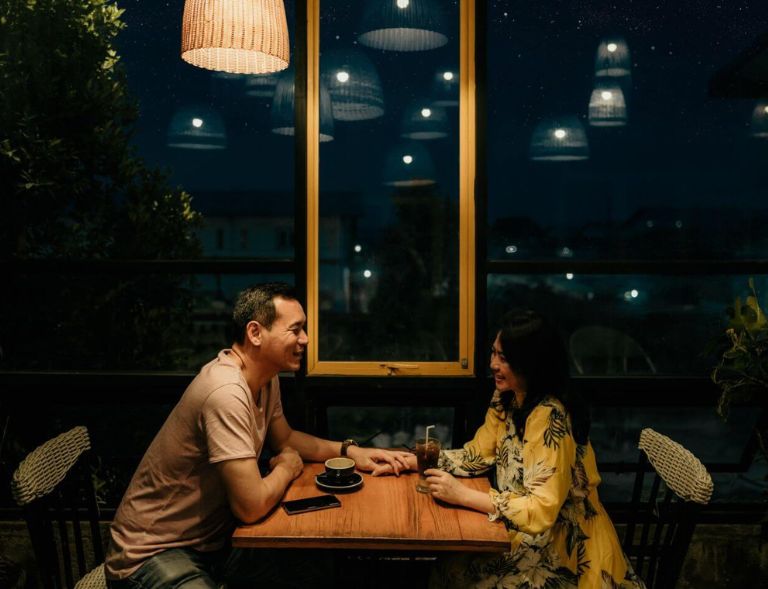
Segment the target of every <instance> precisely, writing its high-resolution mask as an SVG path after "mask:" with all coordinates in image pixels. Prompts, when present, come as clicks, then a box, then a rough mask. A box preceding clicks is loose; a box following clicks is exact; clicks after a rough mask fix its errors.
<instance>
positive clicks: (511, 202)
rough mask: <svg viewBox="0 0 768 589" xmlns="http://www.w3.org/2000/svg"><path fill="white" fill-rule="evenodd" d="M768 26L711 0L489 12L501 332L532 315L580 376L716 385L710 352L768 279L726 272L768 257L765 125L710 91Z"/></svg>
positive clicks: (493, 283) (551, 4) (490, 221)
mask: <svg viewBox="0 0 768 589" xmlns="http://www.w3.org/2000/svg"><path fill="white" fill-rule="evenodd" d="M765 16H766V10H765V7H764V6H758V5H749V6H747V5H736V4H724V3H720V2H710V1H705V2H699V3H696V4H695V5H693V4H685V5H683V4H679V3H678V4H675V5H668V6H667V5H664V6H660V5H659V6H657V5H650V4H637V3H634V4H633V3H624V4H621V6H613V7H601V6H599V5H598V4H597V3H594V2H588V3H573V2H565V1H562V0H545V1H543V2H537V3H535V4H528V5H526V6H524V7H522V6H518V5H516V4H514V3H511V2H495V3H491V4H489V7H488V14H487V23H486V24H487V31H488V53H487V68H488V76H487V78H488V93H487V106H488V110H487V112H488V125H487V129H488V133H487V145H486V148H487V153H488V159H487V162H486V172H487V177H488V192H489V195H488V215H487V242H486V243H487V251H488V259H489V269H490V274H489V276H488V282H487V285H488V297H489V298H488V311H489V322H490V323H491V324H492V327H495V323H496V321H497V320H498V318H499V317H500V314H501V312H502V311H503V310H504V308H508V307H511V306H523V305H524V306H533V307H535V308H539V309H541V310H543V311H545V312H548V313H549V314H551V315H553V316H554V317H555V320H556V321H557V322H558V324H559V325H561V326H562V327H563V330H564V334H563V335H564V337H565V338H566V339H567V340H568V341H569V342H570V344H571V348H572V349H571V351H572V352H575V353H577V354H581V360H578V359H577V358H574V360H575V361H574V365H573V370H574V374H586V375H618V374H636V375H639V374H707V373H708V367H709V366H710V365H711V359H710V358H707V357H706V353H705V352H706V348H707V345H708V342H710V341H712V339H713V338H714V337H715V336H716V335H718V334H720V333H721V332H722V329H723V328H724V326H725V322H726V319H727V317H726V314H725V310H726V307H727V306H728V305H729V304H732V303H733V300H734V298H735V297H736V296H738V295H742V296H744V295H746V294H749V293H748V287H747V278H748V273H749V272H753V271H757V272H759V271H760V267H759V266H758V265H755V264H753V265H752V267H753V268H754V270H752V269H749V268H751V267H750V266H749V265H748V264H746V265H742V266H737V265H736V264H730V263H729V262H731V261H733V262H743V261H748V260H760V259H764V258H765V255H766V251H768V236H767V235H766V232H765V231H764V230H763V228H764V227H765V224H766V221H768V211H767V210H766V206H765V196H766V191H765V182H764V168H765V166H764V162H765V160H766V157H767V156H768V141H766V139H765V133H764V130H765V128H766V127H765V123H766V121H768V117H766V116H764V115H765V113H763V112H762V111H760V109H759V108H758V107H759V106H760V105H763V103H762V102H758V101H757V100H755V99H748V98H743V99H723V98H719V97H714V96H712V91H711V90H710V87H711V84H712V80H713V78H714V77H715V74H716V72H718V71H719V70H721V69H722V68H724V67H725V66H727V65H728V64H729V63H731V62H734V61H736V57H737V56H738V55H739V54H740V53H742V52H743V51H745V50H746V49H747V48H748V47H750V46H751V45H752V44H754V42H755V40H756V39H757V38H758V37H759V35H760V34H761V33H763V32H764V30H763V29H764V23H765ZM534 272H535V273H534ZM759 282H761V287H759V291H760V292H761V293H763V296H764V295H765V294H766V293H768V290H766V288H765V287H766V284H765V282H764V281H759ZM585 354H586V356H589V357H585ZM598 356H599V357H598Z"/></svg>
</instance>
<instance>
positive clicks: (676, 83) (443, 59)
mask: <svg viewBox="0 0 768 589" xmlns="http://www.w3.org/2000/svg"><path fill="white" fill-rule="evenodd" d="M362 4H363V3H361V2H352V1H346V2H342V1H337V2H324V3H323V5H322V7H321V13H322V17H321V18H322V22H321V51H326V50H328V49H336V48H356V49H358V50H361V51H363V52H365V53H366V55H368V56H369V58H371V60H372V61H373V62H374V63H375V65H376V67H377V68H378V71H379V76H380V78H381V80H382V86H383V92H384V101H385V114H384V116H383V117H380V118H378V119H373V120H370V121H360V122H343V121H336V124H335V128H336V135H335V137H334V140H333V141H331V142H329V143H325V144H322V146H321V179H322V180H321V183H322V190H327V191H339V192H350V193H354V194H356V195H358V199H359V203H362V206H363V207H364V208H365V207H368V209H369V214H368V221H369V222H371V223H374V224H375V223H377V222H382V221H384V222H386V220H387V219H388V218H389V217H388V215H389V213H391V211H389V209H388V206H389V205H388V199H387V190H386V188H385V187H383V185H382V182H381V176H382V168H383V165H384V160H385V158H386V153H387V151H388V150H389V149H390V148H391V147H392V146H393V145H395V144H397V143H398V142H399V141H400V137H399V128H400V122H401V119H402V116H403V110H404V108H405V107H406V105H407V104H408V103H409V102H410V101H411V100H412V99H413V98H416V97H421V96H427V95H428V94H429V92H430V87H431V79H432V76H433V74H434V72H435V71H437V70H438V69H439V68H443V67H445V68H448V67H452V68H454V69H455V68H456V65H457V63H458V8H457V5H456V2H451V3H445V4H444V6H445V7H446V15H447V18H446V22H447V23H448V25H447V28H446V31H445V33H446V34H447V36H448V37H449V42H448V44H447V45H445V46H444V47H442V48H439V49H435V50H432V51H424V52H415V53H398V52H383V51H379V50H374V49H370V48H367V47H362V46H361V45H360V44H359V43H358V42H357V39H356V38H357V34H358V33H359V30H358V29H359V26H358V25H359V23H360V19H361V11H362ZM120 5H121V6H122V7H124V8H125V9H126V12H125V15H124V19H125V21H126V23H127V25H128V26H127V29H126V31H125V32H124V33H123V34H122V36H121V39H120V44H119V50H120V52H121V54H122V57H123V61H124V64H125V67H126V70H127V72H128V78H129V83H130V85H131V88H132V89H133V91H134V92H135V93H136V94H137V96H138V98H139V101H140V105H141V112H142V115H141V120H140V122H139V126H138V130H137V134H136V143H137V145H138V147H139V149H140V151H141V152H142V153H143V154H145V155H146V156H147V158H148V159H149V160H150V161H152V162H154V163H157V164H159V165H163V166H170V167H171V169H172V170H173V179H174V181H176V182H178V183H180V184H182V185H183V186H184V187H185V188H187V189H188V190H190V191H192V192H193V194H194V191H196V190H199V191H202V190H204V191H214V190H239V191H249V192H250V191H253V192H258V191H289V192H290V191H292V187H293V144H292V141H291V139H290V138H286V137H280V136H277V135H274V134H273V133H271V132H270V126H271V123H270V108H271V101H270V99H268V98H245V97H244V96H243V93H242V80H222V79H218V78H216V77H214V76H212V75H211V73H210V72H207V71H205V70H200V69H198V68H195V67H193V66H190V65H188V64H186V63H184V62H182V61H181V59H180V58H179V46H180V42H179V38H180V26H181V15H182V9H183V1H182V0H175V1H173V2H166V3H147V2H139V1H138V0H123V1H122V2H120ZM287 12H288V19H289V28H291V29H293V25H292V19H293V14H294V8H293V2H292V1H289V2H287ZM488 18H489V22H488V58H487V63H488V68H489V70H488V89H487V90H488V91H487V100H488V117H489V118H488V137H487V140H488V148H487V154H488V160H487V162H479V166H482V165H486V169H487V173H488V178H489V195H488V209H489V224H490V225H493V223H494V222H495V221H496V220H498V219H499V218H504V217H529V218H530V219H532V220H533V221H534V222H535V223H536V224H538V225H540V226H542V227H545V228H551V227H561V228H562V227H569V228H578V227H581V226H584V225H585V224H588V223H593V222H607V223H623V222H625V221H626V220H627V219H629V218H630V217H631V216H632V215H633V214H635V213H636V212H637V211H638V210H639V209H642V208H646V207H658V206H663V207H673V208H678V207H681V208H708V207H715V208H722V207H736V208H757V209H764V208H765V204H764V203H765V198H764V197H765V196H766V195H765V180H766V178H765V169H766V166H765V160H766V157H768V147H767V146H768V140H765V139H763V140H758V139H754V138H752V137H751V136H750V132H749V131H750V127H749V122H750V116H751V112H752V109H753V108H754V105H755V103H754V101H750V100H724V99H718V98H710V97H708V94H707V85H708V83H709V80H710V78H711V76H712V75H713V73H714V72H716V71H717V70H718V69H719V68H721V67H722V66H724V65H726V64H728V63H729V62H731V61H732V60H733V59H734V58H735V57H736V56H737V55H738V54H739V52H741V51H742V50H744V49H745V48H747V47H749V46H750V45H751V44H753V43H754V42H755V40H756V38H757V37H758V36H759V35H760V34H761V33H763V32H765V31H766V30H768V8H766V6H765V4H764V3H759V2H723V1H720V2H718V1H712V0H705V1H696V2H692V1H688V2H674V3H673V2H664V3H648V2H632V1H626V2H616V3H612V4H611V3H605V2H599V1H581V2H574V1H567V2H566V1H544V2H535V3H531V2H513V1H509V2H491V3H490V5H489V10H488ZM616 35H618V36H622V37H623V38H625V39H626V41H627V44H628V46H629V50H630V52H631V56H632V73H631V77H628V78H626V79H624V80H622V81H621V84H622V87H623V88H624V90H625V97H626V101H627V105H628V122H627V125H626V126H624V127H619V128H595V127H590V126H589V125H588V121H587V117H586V115H587V104H588V101H589V97H590V93H591V91H592V88H593V85H594V82H595V77H594V60H595V51H596V48H597V46H598V44H599V42H600V40H601V39H602V38H604V37H608V36H616ZM321 60H322V57H321ZM321 68H322V61H321ZM193 103H198V104H200V103H203V104H207V105H209V106H213V107H215V108H217V109H218V110H219V111H220V112H221V114H222V116H223V117H224V118H225V120H226V123H227V133H228V149H226V150H223V151H221V152H193V151H189V150H172V149H169V148H167V147H166V145H165V132H166V126H167V122H168V121H169V120H170V117H171V116H172V114H173V111H174V109H175V108H177V107H179V106H181V105H185V104H193ZM565 114H568V115H575V116H577V117H580V119H581V120H582V121H583V122H584V124H585V126H586V128H587V133H588V137H589V145H590V158H589V159H588V160H586V161H583V162H575V163H562V162H533V161H531V160H530V159H529V143H530V137H531V133H532V132H533V129H534V127H535V125H536V124H537V123H538V122H539V121H540V120H542V119H543V118H545V117H549V116H553V115H565ZM449 123H450V125H451V132H452V134H451V135H450V136H449V137H448V138H446V139H441V140H434V141H428V142H424V143H425V144H427V145H428V148H429V150H430V151H431V152H432V153H433V158H434V160H435V167H436V169H437V174H438V187H437V190H438V191H439V192H440V193H443V194H446V195H448V196H449V197H455V195H456V193H457V180H458V138H457V135H456V133H457V128H458V127H457V123H458V115H457V109H449Z"/></svg>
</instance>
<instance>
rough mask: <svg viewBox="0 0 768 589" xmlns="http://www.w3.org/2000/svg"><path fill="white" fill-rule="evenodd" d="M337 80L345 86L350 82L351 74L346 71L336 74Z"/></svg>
mask: <svg viewBox="0 0 768 589" xmlns="http://www.w3.org/2000/svg"><path fill="white" fill-rule="evenodd" d="M336 79H337V80H338V81H339V82H341V83H342V84H345V83H346V82H348V81H349V73H348V72H345V71H343V70H342V71H340V72H337V73H336Z"/></svg>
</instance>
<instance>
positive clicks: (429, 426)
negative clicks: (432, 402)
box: [424, 425, 435, 448]
mask: <svg viewBox="0 0 768 589" xmlns="http://www.w3.org/2000/svg"><path fill="white" fill-rule="evenodd" d="M433 427H435V426H434V425H428V426H427V429H426V430H425V432H424V447H425V448H429V430H430V428H433Z"/></svg>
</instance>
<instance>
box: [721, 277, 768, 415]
mask: <svg viewBox="0 0 768 589" xmlns="http://www.w3.org/2000/svg"><path fill="white" fill-rule="evenodd" d="M749 288H750V290H751V291H752V294H751V295H750V296H748V297H747V299H746V301H745V302H744V304H742V302H741V299H740V298H738V297H737V298H736V300H735V302H734V305H733V308H732V309H729V311H730V313H729V314H730V316H731V320H730V323H729V325H728V328H727V329H726V331H725V334H724V342H723V345H722V346H721V351H720V361H719V362H718V364H717V366H716V367H715V368H714V369H713V370H712V381H713V382H714V383H715V384H716V385H718V386H719V387H720V389H721V391H722V393H721V395H720V401H719V403H718V408H717V409H718V413H719V414H720V415H721V416H723V417H726V416H727V415H728V409H729V407H730V404H731V402H732V401H757V402H758V403H761V404H764V403H766V402H767V401H768V321H766V317H765V313H764V312H763V310H762V309H761V308H760V304H759V303H758V297H757V292H756V291H755V284H754V281H753V280H752V279H750V281H749Z"/></svg>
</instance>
